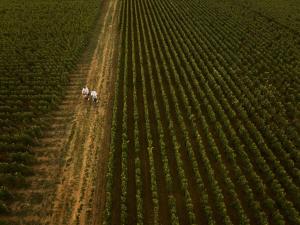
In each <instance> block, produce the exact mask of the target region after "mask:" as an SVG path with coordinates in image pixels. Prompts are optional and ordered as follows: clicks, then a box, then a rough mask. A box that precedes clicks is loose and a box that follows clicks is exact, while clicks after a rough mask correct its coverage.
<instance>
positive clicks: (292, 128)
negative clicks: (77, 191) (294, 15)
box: [105, 0, 300, 225]
mask: <svg viewBox="0 0 300 225" xmlns="http://www.w3.org/2000/svg"><path fill="white" fill-rule="evenodd" d="M250 1H251V0H250ZM250 1H249V2H250ZM120 2H121V16H120V21H119V22H120V24H119V26H120V29H121V42H120V46H119V61H118V62H119V63H118V77H117V81H116V88H115V93H116V96H115V101H114V112H113V123H112V139H111V155H110V161H109V168H108V173H107V187H106V188H107V190H106V191H107V198H106V212H105V224H210V225H214V224H216V225H219V224H226V225H232V224H234V225H237V224H243V225H247V224H255V225H266V224H277V225H283V224H294V225H295V224H300V216H299V210H300V201H299V200H300V191H299V184H300V179H299V178H300V170H299V166H300V164H299V163H300V155H299V147H300V142H299V138H300V137H299V132H300V129H299V128H300V127H299V109H300V108H299V106H300V105H299V100H300V99H299V90H300V76H299V75H300V74H299V72H300V71H299V59H300V57H299V55H300V51H299V50H300V48H299V43H300V42H299V41H300V38H299V35H298V33H297V31H295V30H294V28H293V29H290V27H286V26H284V25H282V24H280V23H277V22H276V21H274V20H272V19H268V16H267V15H260V14H259V13H253V10H252V8H247V7H244V6H243V5H239V4H236V3H234V2H233V1H218V0H202V1H198V0H185V1H182V0H160V1H156V0H121V1H120ZM294 22H295V23H296V21H294Z"/></svg>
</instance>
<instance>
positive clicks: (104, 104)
mask: <svg viewBox="0 0 300 225" xmlns="http://www.w3.org/2000/svg"><path fill="white" fill-rule="evenodd" d="M104 7H105V8H106V10H105V11H104V9H103V12H105V13H104V18H103V23H102V24H101V25H102V28H101V32H100V35H99V39H98V43H97V47H96V49H95V52H94V54H93V58H92V62H91V64H90V67H89V70H88V75H87V80H86V83H87V85H88V87H89V88H91V89H93V90H96V91H97V93H98V97H99V102H98V103H97V104H96V105H94V104H91V102H86V101H84V100H82V99H80V100H79V102H78V106H77V107H76V110H75V116H74V119H73V121H72V126H71V129H70V130H69V131H68V138H66V140H65V147H66V149H65V162H66V163H65V165H64V166H63V169H62V170H61V174H60V182H59V184H58V187H57V190H56V193H55V197H54V206H53V210H52V214H51V215H50V216H49V217H48V218H47V219H46V221H45V223H46V224H52V225H55V224H57V225H58V224H59V225H63V224H68V225H72V224H77V225H78V224H82V225H86V224H95V223H94V222H93V221H92V219H97V221H99V224H100V220H99V218H98V217H101V216H100V215H101V211H102V210H101V209H94V208H93V206H101V207H102V208H103V205H104V204H102V203H100V204H99V203H97V204H96V203H95V202H94V200H95V199H97V200H98V201H101V202H104V200H105V199H104V198H105V195H104V193H102V192H101V191H100V192H99V191H98V190H99V189H103V188H105V187H104V184H105V181H104V179H105V168H106V165H107V161H108V147H109V145H108V143H109V139H110V120H111V116H110V114H111V108H112V102H111V101H112V94H113V93H112V92H113V90H114V89H113V88H112V87H113V84H112V82H113V81H114V75H115V74H114V73H115V69H116V68H115V67H114V66H113V65H114V55H115V47H116V43H115V40H116V27H115V25H116V19H115V17H116V11H117V10H116V9H117V1H116V0H111V1H109V2H108V3H107V4H105V5H104ZM98 173H99V174H98ZM97 185H99V186H100V187H97ZM96 187H97V188H96ZM95 194H97V195H100V196H97V197H96V196H95ZM93 213H97V214H96V215H92V214H93Z"/></svg>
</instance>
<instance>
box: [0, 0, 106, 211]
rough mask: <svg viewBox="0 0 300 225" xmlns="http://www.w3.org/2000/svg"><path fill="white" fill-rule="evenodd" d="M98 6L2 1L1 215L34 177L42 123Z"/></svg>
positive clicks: (92, 0)
mask: <svg viewBox="0 0 300 225" xmlns="http://www.w3.org/2000/svg"><path fill="white" fill-rule="evenodd" d="M99 2H100V1H99V0H63V1H61V0H1V1H0V31H1V32H0V49H1V51H0V187H1V188H0V212H1V213H2V212H6V211H9V208H8V207H7V203H9V202H11V201H13V199H14V198H13V196H12V195H11V194H10V190H11V189H12V188H16V187H24V186H26V185H27V184H26V179H25V177H26V176H29V175H31V174H32V171H31V169H30V164H32V163H34V156H33V155H32V154H31V153H30V146H32V145H35V144H36V143H37V138H38V137H39V136H41V134H42V131H43V128H44V127H46V125H47V124H46V123H45V122H44V121H43V117H44V116H45V115H46V114H47V113H48V112H50V111H51V110H52V109H54V108H55V107H56V106H57V105H58V103H59V102H60V100H61V97H62V96H63V93H64V89H65V85H66V84H67V83H68V73H69V72H70V71H71V70H72V69H73V68H74V66H75V65H76V64H77V62H78V59H79V57H80V56H81V53H82V51H83V49H84V48H85V47H86V46H87V43H88V38H89V34H90V32H91V28H92V27H93V26H94V25H95V22H96V19H97V17H98V14H99V11H100V10H99V6H100V4H99Z"/></svg>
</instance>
